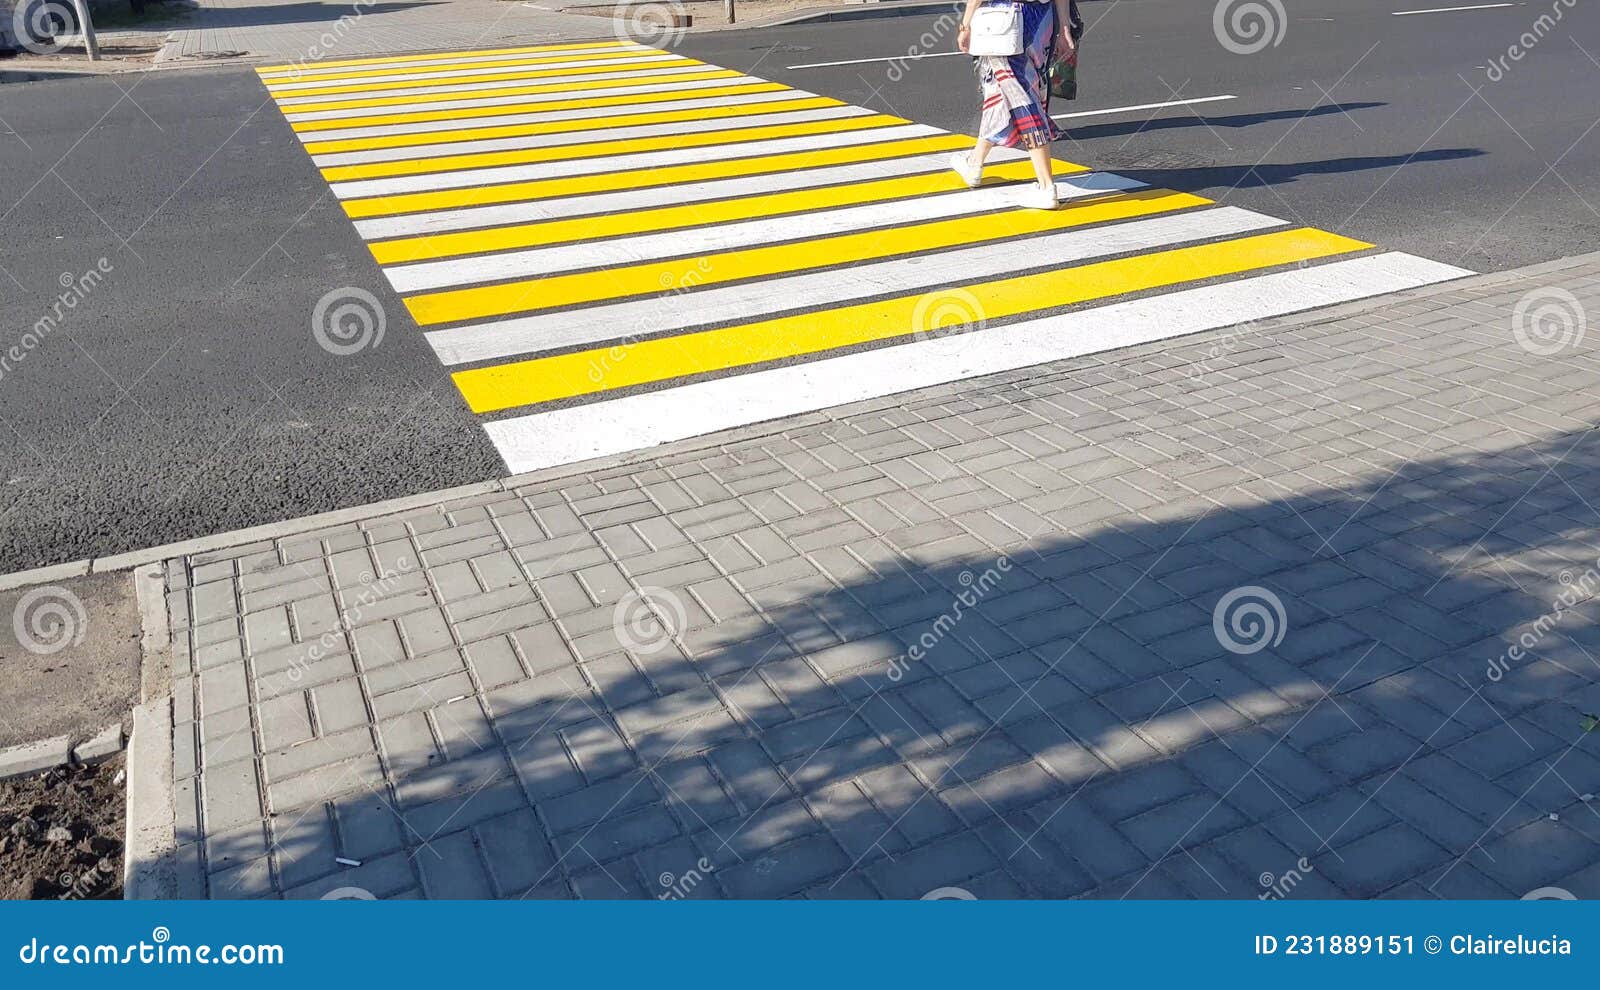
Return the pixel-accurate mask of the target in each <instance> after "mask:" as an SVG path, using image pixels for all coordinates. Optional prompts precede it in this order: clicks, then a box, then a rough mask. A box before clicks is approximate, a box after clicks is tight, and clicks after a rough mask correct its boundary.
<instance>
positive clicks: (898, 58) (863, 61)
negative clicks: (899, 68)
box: [784, 52, 971, 69]
mask: <svg viewBox="0 0 1600 990" xmlns="http://www.w3.org/2000/svg"><path fill="white" fill-rule="evenodd" d="M966 54H967V53H966V52H928V53H927V54H925V55H894V56H890V57H887V58H852V59H846V60H845V61H843V62H807V63H805V64H804V65H786V66H784V68H785V69H825V68H828V67H829V66H832V65H867V64H869V63H872V62H915V61H916V60H917V59H920V58H949V57H950V56H951V55H966ZM967 57H968V58H971V56H970V55H968V56H967Z"/></svg>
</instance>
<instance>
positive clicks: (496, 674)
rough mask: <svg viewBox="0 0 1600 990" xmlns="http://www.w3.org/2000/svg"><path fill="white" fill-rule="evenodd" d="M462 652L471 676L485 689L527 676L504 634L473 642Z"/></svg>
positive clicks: (510, 682) (512, 682)
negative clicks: (470, 670)
mask: <svg viewBox="0 0 1600 990" xmlns="http://www.w3.org/2000/svg"><path fill="white" fill-rule="evenodd" d="M464 652H465V654H466V657H467V665H468V666H469V667H470V668H471V669H472V673H473V676H474V677H475V678H476V680H477V683H478V684H480V685H482V687H483V689H484V690H486V691H490V690H493V689H495V688H497V687H503V686H505V685H507V684H514V683H516V682H517V681H520V680H524V679H526V678H527V676H528V672H527V671H525V670H523V668H522V663H521V662H520V661H519V660H518V659H517V653H516V651H515V650H514V649H512V647H511V641H510V640H509V639H508V638H506V637H505V636H499V637H496V638H494V639H487V640H482V641H480V642H477V643H473V644H471V645H469V646H467V647H466V648H465V650H464Z"/></svg>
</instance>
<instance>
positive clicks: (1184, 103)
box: [1050, 96, 1238, 120]
mask: <svg viewBox="0 0 1600 990" xmlns="http://www.w3.org/2000/svg"><path fill="white" fill-rule="evenodd" d="M1237 99H1238V97H1237V96H1197V97H1195V98H1194V99H1192V100H1168V101H1166V102H1165V103H1137V104H1134V105H1133V106H1131V107H1107V108H1106V109H1104V110H1079V111H1078V112H1077V113H1053V114H1051V115H1050V119H1051V120H1075V119H1077V118H1079V117H1103V116H1105V115H1107V114H1113V113H1134V112H1136V111H1139V110H1165V109H1166V108H1167V107H1188V106H1194V105H1195V104H1197V103H1220V102H1222V101H1223V100H1237Z"/></svg>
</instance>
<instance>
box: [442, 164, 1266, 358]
mask: <svg viewBox="0 0 1600 990" xmlns="http://www.w3.org/2000/svg"><path fill="white" fill-rule="evenodd" d="M1096 174H1100V173H1096ZM1281 225H1282V221H1280V220H1278V219H1276V218H1274V217H1269V216H1264V215H1262V214H1260V213H1252V212H1251V211H1249V210H1241V209H1239V208H1237V207H1232V206H1224V207H1219V208H1218V209H1215V210H1191V211H1189V212H1184V213H1178V214H1174V215H1169V216H1154V217H1151V218H1149V219H1136V220H1132V221H1130V222H1128V223H1119V224H1115V225H1113V226H1110V227H1094V228H1090V229H1087V230H1067V231H1064V232H1061V233H1056V234H1047V235H1045V236H1043V237H1040V238H1037V239H1035V240H1032V241H1029V242H1028V253H1029V257H1030V259H1031V260H1032V261H1034V262H1037V264H1038V266H1039V267H1049V266H1062V265H1070V264H1072V263H1074V262H1079V261H1084V260H1087V259H1089V258H1097V257H1107V256H1110V255H1114V254H1125V253H1130V252H1134V251H1149V250H1153V249H1156V248H1163V247H1174V246H1176V245H1179V244H1183V243H1185V242H1189V241H1200V240H1206V239H1208V238H1214V237H1230V236H1235V235H1238V234H1243V233H1248V232H1251V231H1256V230H1261V229H1264V228H1268V227H1276V226H1281ZM1015 268H1016V259H1015V258H1014V257H1012V256H1011V254H1010V252H1007V251H997V250H995V249H994V247H993V246H992V245H988V244H981V245H976V246H973V247H969V248H961V249H958V250H955V251H946V252H943V253H940V254H934V255H931V256H927V257H912V258H894V259H891V260H888V261H878V262H874V263H871V264H864V265H859V266H857V267H854V268H852V269H850V275H851V277H850V278H848V279H843V278H840V277H839V276H838V275H837V274H836V273H835V272H832V271H819V272H806V273H803V274H799V275H789V276H785V277H783V278H777V279H772V280H769V281H762V282H738V283H734V284H731V285H725V286H712V287H709V288H702V289H698V290H697V291H695V292H692V293H683V292H680V293H674V294H671V295H666V296H654V297H650V298H644V299H630V300H627V301H625V302H617V303H609V304H605V305H599V306H590V307H587V308H585V309H584V310H583V319H582V320H581V321H578V320H574V319H572V316H571V315H570V314H569V313H567V312H555V313H539V314H535V315H531V316H520V317H516V318H514V319H507V320H499V321H496V322H494V323H476V324H468V325H466V326H459V327H451V328H449V329H447V330H430V331H428V333H427V334H426V336H427V339H428V344H429V345H430V346H432V347H433V350H434V353H435V354H437V355H438V357H439V360H440V361H441V362H443V363H444V364H447V365H459V364H473V363H477V362H482V361H494V360H498V359H501V358H508V357H515V356H517V355H521V354H536V353H539V352H541V351H552V350H563V349H567V348H571V347H580V346H583V345H587V344H599V343H604V342H607V341H613V340H623V339H629V338H638V337H645V336H650V335H652V334H655V333H660V332H663V331H667V330H677V329H686V328H692V327H697V326H709V325H711V324H715V323H732V322H736V321H745V320H751V319H755V318H757V317H761V316H767V315H771V314H772V313H774V312H775V311H799V310H803V309H809V308H811V307H819V308H820V307H826V306H836V305H838V304H840V303H843V302H851V301H855V300H859V299H865V298H869V297H871V296H877V295H884V294H887V293H889V292H894V291H902V292H903V291H905V290H907V289H919V288H932V287H935V286H940V285H950V284H956V283H960V282H964V281H971V280H973V279H980V278H993V277H995V276H1000V275H1009V274H1011V273H1012V272H1013V271H1014V270H1015ZM774 299H777V300H779V302H778V303H777V304H776V305H775V304H774V302H773V300H774Z"/></svg>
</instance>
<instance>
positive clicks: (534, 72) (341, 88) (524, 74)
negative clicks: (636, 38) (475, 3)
mask: <svg viewBox="0 0 1600 990" xmlns="http://www.w3.org/2000/svg"><path fill="white" fill-rule="evenodd" d="M685 65H705V63H704V62H701V61H699V60H698V59H692V58H683V57H681V56H678V55H673V56H671V57H669V58H662V59H655V60H651V61H648V62H628V63H625V64H623V65H615V64H612V65H590V66H585V67H583V68H575V69H518V70H515V71H511V72H488V73H485V74H483V75H481V76H467V77H465V78H461V79H456V80H454V81H455V82H470V83H483V82H500V81H501V80H503V79H548V78H550V77H551V76H585V75H591V74H593V73H597V72H623V71H628V72H634V71H637V72H648V71H650V70H651V69H666V68H672V67H674V66H685ZM305 81H306V82H311V81H312V80H309V79H307V80H305ZM450 81H452V80H451V78H450V77H449V76H448V75H442V76H435V77H431V78H428V79H426V80H422V81H419V79H396V80H394V81H393V82H384V83H359V84H348V85H347V84H339V85H334V86H310V87H307V88H305V89H284V88H282V87H281V86H280V87H278V88H276V89H274V88H273V87H271V86H268V87H267V92H268V93H271V94H272V95H273V96H274V97H278V96H283V97H299V96H333V95H335V94H339V93H381V92H384V91H385V90H391V89H410V88H411V87H413V86H419V85H426V84H427V83H430V82H431V83H435V84H438V85H444V84H446V83H448V82H450Z"/></svg>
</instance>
